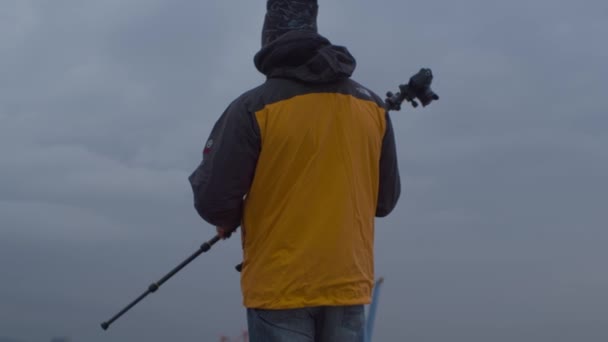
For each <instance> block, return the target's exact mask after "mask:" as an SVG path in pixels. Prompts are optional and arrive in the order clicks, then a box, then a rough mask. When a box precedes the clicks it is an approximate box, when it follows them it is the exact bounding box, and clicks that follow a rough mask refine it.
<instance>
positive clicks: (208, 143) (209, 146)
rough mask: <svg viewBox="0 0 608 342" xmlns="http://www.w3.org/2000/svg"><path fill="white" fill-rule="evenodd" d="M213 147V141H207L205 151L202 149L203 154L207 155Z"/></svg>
mask: <svg viewBox="0 0 608 342" xmlns="http://www.w3.org/2000/svg"><path fill="white" fill-rule="evenodd" d="M212 146H213V139H209V141H207V144H206V145H205V149H203V154H209V152H211V147H212Z"/></svg>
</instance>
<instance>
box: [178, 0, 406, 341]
mask: <svg viewBox="0 0 608 342" xmlns="http://www.w3.org/2000/svg"><path fill="white" fill-rule="evenodd" d="M317 13H318V5H317V1H316V0H299V1H298V0H292V1H288V0H269V1H268V2H267V14H266V17H265V21H264V28H263V32H262V48H261V50H260V51H259V52H258V53H257V54H256V55H255V58H254V62H255V66H256V67H257V69H258V70H259V71H260V72H261V73H263V74H264V75H266V76H267V79H266V81H265V82H264V84H262V85H260V86H259V87H256V88H254V89H252V90H250V91H248V92H246V93H244V94H242V95H241V96H240V97H238V98H237V99H236V100H234V101H233V102H232V103H231V104H230V105H229V106H228V108H227V109H226V110H225V112H224V113H223V114H222V115H221V117H220V118H219V120H218V121H217V122H216V124H215V126H214V127H213V129H212V131H211V134H210V136H209V138H208V140H207V143H206V146H205V149H204V152H203V160H202V162H201V164H200V165H199V166H198V168H197V169H196V170H195V171H194V172H193V173H192V175H191V176H190V178H189V180H190V183H191V185H192V190H193V193H194V203H195V208H196V210H197V212H198V213H199V214H200V216H201V217H202V218H203V219H204V220H205V221H207V222H208V223H210V224H212V225H214V226H216V227H217V232H218V234H220V236H222V237H224V238H225V237H227V236H228V234H229V233H230V232H232V231H234V230H235V229H237V228H238V227H239V226H240V227H241V238H242V244H243V269H242V274H241V288H242V293H243V304H244V306H245V307H246V308H247V318H248V329H249V337H250V339H251V341H253V342H257V341H265V342H275V341H277V342H280V341H289V342H299V341H332V342H342V341H344V342H347V341H360V340H361V338H362V334H363V327H364V322H365V317H364V305H365V304H368V303H370V301H371V291H372V287H373V284H374V259H373V256H374V220H375V217H383V216H386V215H388V214H389V213H390V212H391V211H392V210H393V209H394V207H395V205H396V203H397V200H398V199H399V196H400V189H401V188H400V178H399V170H398V165H397V156H396V151H395V139H394V135H393V129H392V125H391V121H390V118H389V115H388V112H387V111H386V110H385V108H384V104H383V101H382V100H381V99H380V98H379V97H378V96H377V95H376V94H374V93H373V92H372V91H370V90H368V89H366V88H365V87H364V86H362V85H360V84H359V83H357V82H355V81H354V80H352V79H351V75H352V73H353V71H354V69H355V65H356V62H355V59H354V58H353V56H352V55H351V54H350V53H349V51H348V50H347V49H346V48H344V47H341V46H336V45H333V44H332V43H330V42H329V40H327V39H326V38H325V37H323V36H321V35H319V34H318V32H317V24H316V18H317Z"/></svg>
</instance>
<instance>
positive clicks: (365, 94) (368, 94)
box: [348, 78, 385, 108]
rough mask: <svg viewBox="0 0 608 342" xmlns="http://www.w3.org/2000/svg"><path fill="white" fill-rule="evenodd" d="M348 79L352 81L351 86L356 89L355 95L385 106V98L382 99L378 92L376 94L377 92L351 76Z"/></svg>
mask: <svg viewBox="0 0 608 342" xmlns="http://www.w3.org/2000/svg"><path fill="white" fill-rule="evenodd" d="M348 80H349V82H350V85H351V87H352V88H353V89H354V90H355V91H354V94H353V95H354V96H357V97H359V98H362V99H364V100H368V101H372V102H375V103H376V104H377V105H378V106H380V107H382V108H384V107H385V105H384V100H382V98H381V97H380V96H379V95H378V94H376V92H374V91H373V90H371V89H370V88H369V87H367V86H365V85H363V84H362V83H359V82H357V81H356V80H354V79H352V78H349V79H348Z"/></svg>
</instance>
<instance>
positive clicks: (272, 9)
mask: <svg viewBox="0 0 608 342" xmlns="http://www.w3.org/2000/svg"><path fill="white" fill-rule="evenodd" d="M318 12H319V5H318V4H317V0H267V3H266V16H265V17H264V26H263V28H262V47H264V46H266V45H268V44H269V43H270V42H272V41H274V40H275V39H277V38H278V37H280V36H281V35H283V34H284V33H286V32H288V31H309V32H314V33H317V14H318Z"/></svg>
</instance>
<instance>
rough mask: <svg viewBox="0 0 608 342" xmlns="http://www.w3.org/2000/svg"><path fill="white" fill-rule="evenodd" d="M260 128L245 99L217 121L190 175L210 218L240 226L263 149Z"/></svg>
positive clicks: (202, 208) (198, 203) (203, 212)
mask: <svg viewBox="0 0 608 342" xmlns="http://www.w3.org/2000/svg"><path fill="white" fill-rule="evenodd" d="M260 146H261V140H260V130H259V127H258V126H257V121H256V119H255V116H254V114H253V113H250V112H249V111H248V110H247V109H246V107H245V106H244V105H243V103H242V101H238V100H237V101H235V102H233V103H232V104H231V105H230V106H229V107H228V108H227V109H226V110H225V111H224V113H223V114H222V115H221V116H220V118H219V119H218V120H217V122H216V123H215V125H214V127H213V129H212V131H211V133H210V135H209V138H208V139H207V142H206V144H205V147H204V150H203V159H202V161H201V163H200V165H199V166H198V167H197V168H196V169H195V170H194V172H193V173H192V174H191V175H190V176H189V177H188V180H189V182H190V185H191V187H192V192H193V195H194V207H195V208H196V211H197V212H198V214H199V215H200V216H201V218H203V219H204V220H205V221H206V222H208V223H209V224H211V225H214V226H220V227H224V228H228V229H231V230H233V229H236V228H237V227H239V226H240V224H241V219H242V210H243V198H244V196H245V195H246V194H247V193H248V192H249V188H250V186H251V183H252V182H253V175H254V172H255V168H256V165H257V160H258V156H259V153H260Z"/></svg>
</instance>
